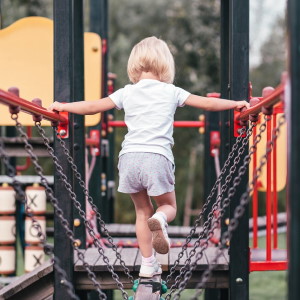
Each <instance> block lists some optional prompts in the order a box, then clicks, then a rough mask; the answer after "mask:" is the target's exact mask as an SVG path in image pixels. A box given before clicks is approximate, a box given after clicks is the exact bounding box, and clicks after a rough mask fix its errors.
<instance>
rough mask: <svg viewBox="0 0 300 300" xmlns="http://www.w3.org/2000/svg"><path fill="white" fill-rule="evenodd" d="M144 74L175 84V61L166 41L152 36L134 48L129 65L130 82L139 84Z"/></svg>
mask: <svg viewBox="0 0 300 300" xmlns="http://www.w3.org/2000/svg"><path fill="white" fill-rule="evenodd" d="M142 72H151V73H153V74H154V75H155V76H157V78H158V79H159V80H160V81H162V82H166V83H173V81H174V76H175V65H174V59H173V55H172V54H171V52H170V49H169V47H168V45H167V44H166V42H165V41H163V40H161V39H158V38H156V37H154V36H152V37H148V38H145V39H143V40H142V41H140V42H139V43H138V44H136V45H135V46H134V47H133V49H132V50H131V53H130V56H129V59H128V64H127V74H128V77H129V79H130V81H131V82H132V83H137V82H138V81H139V78H140V76H141V74H142Z"/></svg>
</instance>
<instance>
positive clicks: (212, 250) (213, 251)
mask: <svg viewBox="0 0 300 300" xmlns="http://www.w3.org/2000/svg"><path fill="white" fill-rule="evenodd" d="M225 251H227V250H225ZM217 253H218V248H217V247H208V248H207V249H206V251H205V256H206V259H207V263H208V264H211V263H212V262H213V260H214V259H215V257H216V255H217ZM228 268H229V266H228V263H227V262H226V260H225V259H224V256H223V255H221V256H220V257H219V258H218V261H217V264H216V266H215V268H214V270H215V271H217V270H228Z"/></svg>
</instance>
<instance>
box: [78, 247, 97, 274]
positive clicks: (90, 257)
mask: <svg viewBox="0 0 300 300" xmlns="http://www.w3.org/2000/svg"><path fill="white" fill-rule="evenodd" d="M80 251H81V252H84V257H85V258H84V260H85V262H86V263H87V264H88V265H89V266H90V267H91V270H93V267H94V265H95V263H96V262H97V261H98V260H99V258H100V254H99V252H98V250H97V248H88V249H87V250H80ZM74 270H75V271H79V272H82V271H86V270H85V267H84V266H83V262H82V261H81V260H78V259H77V260H76V264H75V266H74Z"/></svg>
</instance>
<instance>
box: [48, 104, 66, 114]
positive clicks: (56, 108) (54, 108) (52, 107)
mask: <svg viewBox="0 0 300 300" xmlns="http://www.w3.org/2000/svg"><path fill="white" fill-rule="evenodd" d="M48 110H49V111H52V112H55V111H63V103H60V102H57V101H55V102H53V103H52V104H51V105H50V106H49V107H48Z"/></svg>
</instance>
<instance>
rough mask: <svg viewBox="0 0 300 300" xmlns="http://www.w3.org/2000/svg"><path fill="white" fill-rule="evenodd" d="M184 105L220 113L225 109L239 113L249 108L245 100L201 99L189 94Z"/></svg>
mask: <svg viewBox="0 0 300 300" xmlns="http://www.w3.org/2000/svg"><path fill="white" fill-rule="evenodd" d="M185 104H186V105H190V106H193V107H197V108H202V109H204V110H209V111H221V110H227V109H234V110H237V111H241V110H242V109H243V108H249V107H250V104H249V103H248V102H247V101H245V100H242V101H234V100H226V99H220V98H210V97H202V96H197V95H193V94H191V95H190V96H189V97H188V98H187V99H186V100H185Z"/></svg>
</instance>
